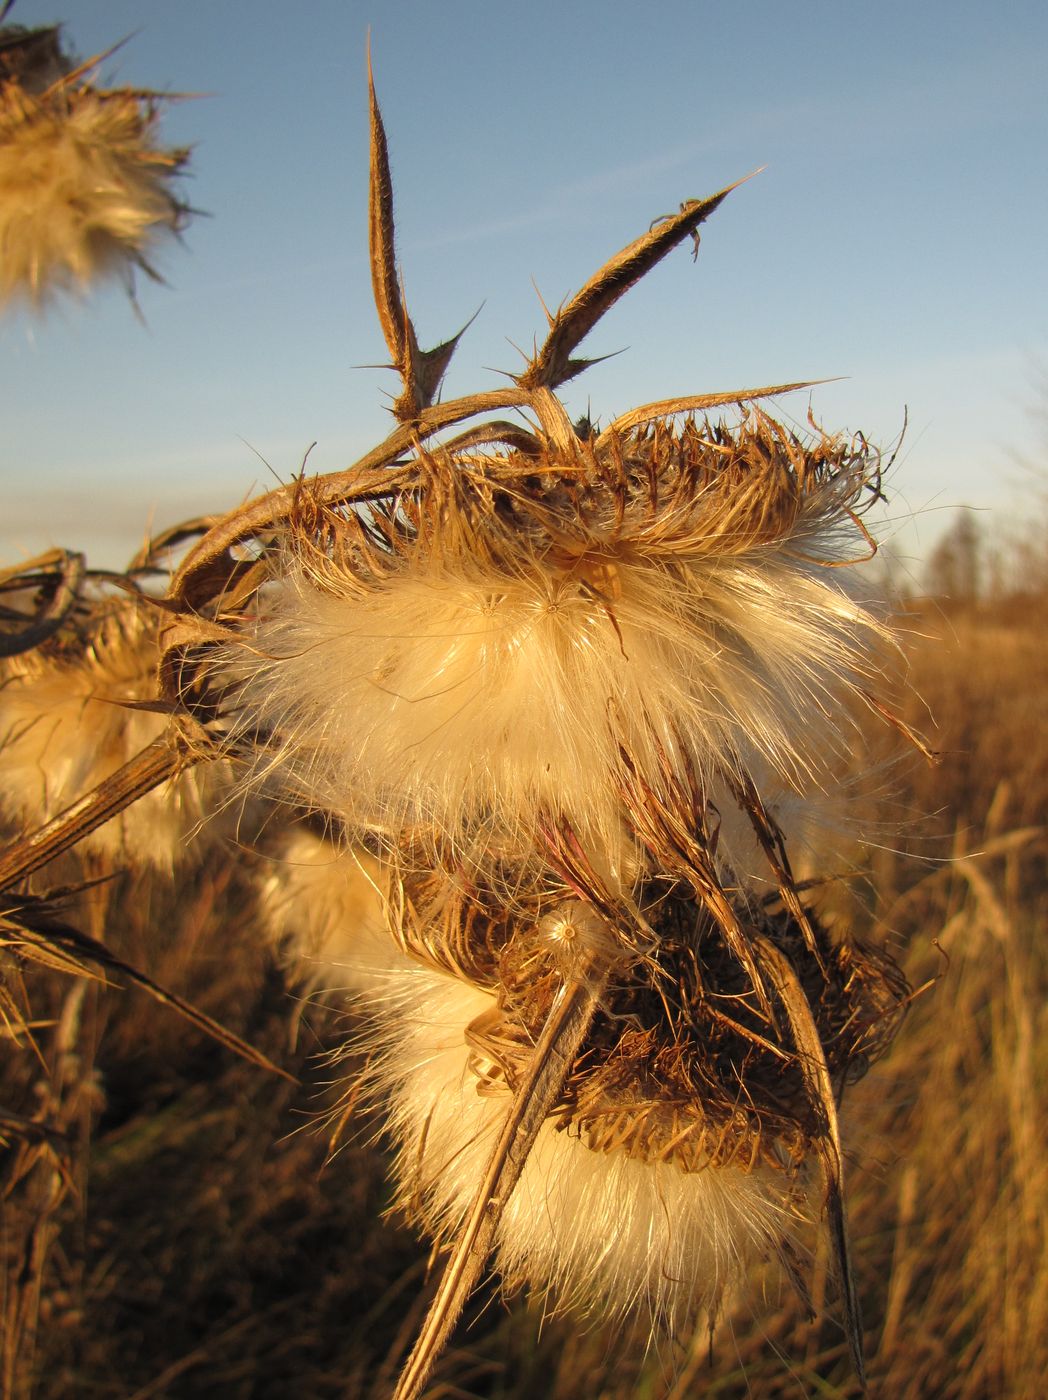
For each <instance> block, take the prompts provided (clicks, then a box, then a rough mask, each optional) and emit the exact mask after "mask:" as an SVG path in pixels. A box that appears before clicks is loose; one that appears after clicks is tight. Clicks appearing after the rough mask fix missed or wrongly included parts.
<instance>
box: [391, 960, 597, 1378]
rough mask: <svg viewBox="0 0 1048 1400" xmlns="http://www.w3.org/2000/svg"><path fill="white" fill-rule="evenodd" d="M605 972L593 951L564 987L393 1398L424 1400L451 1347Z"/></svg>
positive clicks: (590, 1015) (589, 1017)
mask: <svg viewBox="0 0 1048 1400" xmlns="http://www.w3.org/2000/svg"><path fill="white" fill-rule="evenodd" d="M606 975H607V969H606V968H605V967H602V966H600V965H599V961H598V959H597V958H596V957H595V956H593V955H590V957H589V958H588V959H585V960H584V961H583V963H582V965H581V966H580V968H579V970H578V973H577V975H576V976H575V977H574V978H573V979H572V980H571V981H570V982H567V983H565V984H564V986H563V987H562V988H561V991H560V994H559V996H558V998H557V999H556V1001H555V1002H554V1004H553V1007H552V1009H551V1010H550V1013H549V1016H548V1018H547V1020H546V1023H545V1025H544V1026H543V1028H542V1033H541V1035H540V1036H539V1038H538V1040H537V1042H536V1044H535V1049H534V1051H533V1053H532V1056H531V1059H530V1062H529V1064H528V1067H527V1070H526V1072H525V1074H524V1075H523V1077H522V1079H521V1082H520V1084H519V1086H518V1088H517V1090H516V1093H515V1094H514V1096H513V1099H512V1101H511V1102H510V1105H509V1107H508V1109H507V1111H506V1119H505V1123H504V1125H503V1128H502V1131H501V1133H500V1135H499V1139H498V1142H497V1143H496V1145H495V1150H494V1152H493V1153H492V1155H491V1161H490V1163H489V1166H488V1170H487V1173H486V1175H485V1177H484V1180H483V1182H482V1184H481V1187H480V1190H479V1191H478V1192H477V1197H476V1201H475V1203H474V1206H473V1210H472V1212H471V1213H470V1216H469V1218H468V1219H467V1220H466V1222H465V1224H464V1225H463V1226H462V1229H461V1231H460V1233H459V1236H458V1238H457V1239H456V1241H455V1245H454V1248H453V1250H452V1253H451V1256H450V1258H449V1259H448V1263H447V1267H446V1269H445V1271H444V1275H443V1277H442V1278H441V1280H440V1285H439V1287H438V1289H437V1292H436V1296H435V1297H434V1299H433V1302H432V1303H431V1305H430V1309H429V1312H428V1314H427V1316H426V1320H425V1322H424V1324H423V1326H422V1329H421V1331H420V1332H419V1335H418V1338H417V1340H416V1342H415V1345H414V1347H413V1348H412V1351H411V1355H410V1356H409V1357H408V1360H407V1362H406V1364H405V1366H404V1369H403V1371H402V1372H401V1375H400V1379H399V1381H398V1383H397V1388H396V1390H395V1391H394V1394H393V1400H417V1397H418V1396H420V1395H421V1394H422V1389H423V1387H424V1386H425V1384H426V1382H427V1380H428V1379H429V1376H430V1373H431V1371H432V1369H433V1366H434V1364H435V1362H436V1360H437V1358H438V1357H439V1356H440V1354H441V1352H442V1351H443V1350H444V1347H445V1346H446V1345H447V1342H448V1339H449V1337H450V1336H451V1332H452V1329H453V1328H454V1326H455V1323H456V1322H457V1321H458V1317H459V1314H460V1313H461V1311H462V1308H463V1305H464V1304H465V1301H466V1299H467V1298H468V1297H469V1294H470V1292H471V1291H472V1289H473V1287H474V1285H475V1284H476V1282H477V1279H478V1277H479V1275H480V1272H481V1270H482V1269H483V1267H484V1264H485V1261H486V1260H487V1257H488V1254H489V1253H490V1252H491V1244H492V1240H493V1239H494V1236H495V1231H496V1229H497V1228H498V1223H499V1216H500V1214H501V1211H502V1209H503V1207H504V1206H505V1204H506V1202H507V1201H508V1200H509V1198H510V1195H511V1194H512V1191H513V1188H514V1186H515V1185H516V1183H517V1180H518V1179H519V1177H520V1173H521V1171H522V1170H523V1167H524V1163H525V1161H526V1160H527V1157H528V1153H529V1152H530V1150H531V1147H532V1144H533V1143H534V1141H535V1137H536V1135H537V1134H538V1131H539V1129H540V1128H541V1126H542V1124H543V1122H544V1121H545V1119H546V1118H547V1116H548V1115H549V1113H550V1112H551V1111H552V1110H553V1109H554V1108H555V1106H556V1104H557V1100H558V1098H559V1097H560V1094H561V1091H562V1089H563V1088H564V1084H565V1081H566V1080H567V1078H568V1075H569V1074H570V1072H571V1068H572V1065H573V1063H574V1061H575V1056H576V1054H577V1052H578V1049H579V1047H580V1045H581V1043H582V1040H583V1038H584V1037H585V1035H586V1032H587V1030H588V1029H589V1027H590V1023H591V1022H592V1020H593V1015H594V1012H595V1011H596V1009H597V1002H598V998H599V995H600V991H601V988H602V987H603V984H604V979H605V977H606Z"/></svg>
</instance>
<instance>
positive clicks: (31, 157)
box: [0, 26, 190, 309]
mask: <svg viewBox="0 0 1048 1400" xmlns="http://www.w3.org/2000/svg"><path fill="white" fill-rule="evenodd" d="M107 56H108V55H106V54H99V55H97V56H96V57H94V58H92V59H89V60H88V61H87V62H86V63H82V64H79V65H78V66H74V65H73V63H72V62H71V60H70V59H69V58H68V56H67V55H66V54H65V53H64V51H63V50H62V46H61V42H60V36H59V31H58V30H57V28H49V29H43V30H24V29H20V28H17V27H15V26H9V27H7V28H3V29H0V309H2V308H3V307H4V305H5V304H7V303H8V302H11V301H13V300H14V299H16V298H22V299H24V300H26V301H28V302H29V304H30V305H32V306H34V307H40V306H41V305H43V304H44V303H45V302H47V301H48V300H49V299H50V298H51V297H52V296H53V295H54V294H55V293H56V292H59V291H67V290H72V291H77V292H84V291H86V290H88V289H89V288H90V287H91V286H93V285H94V284H95V283H96V282H98V281H100V280H103V279H106V278H109V277H115V278H117V279H118V280H119V281H120V282H121V283H122V284H123V285H124V286H125V288H126V289H127V290H128V292H129V293H132V294H133V289H134V275H135V272H136V271H140V272H144V273H146V274H147V276H149V277H152V278H154V279H157V280H159V279H158V278H157V273H156V271H155V270H154V268H153V266H152V264H151V262H150V257H151V256H152V251H153V249H154V247H155V246H156V244H157V243H158V242H159V241H160V240H161V239H162V238H163V236H165V235H167V234H172V233H174V234H177V233H179V232H180V231H181V230H182V229H183V228H184V226H185V224H186V222H187V221H188V218H189V214H190V209H189V206H188V205H187V204H186V203H185V202H184V201H183V200H182V199H181V198H180V197H179V195H178V194H177V193H176V190H175V177H176V176H178V175H180V174H182V173H183V172H184V170H185V167H186V164H187V161H188V159H189V152H188V151H186V150H176V149H172V148H165V147H164V146H162V145H161V144H160V143H159V141H158V132H157V127H158V124H159V119H160V112H161V109H162V107H163V105H164V103H165V102H167V101H170V100H171V99H170V97H168V96H165V95H164V94H162V93H157V92H148V91H142V90H140V89H137V88H129V87H121V88H106V87H102V86H100V85H99V83H98V82H97V80H96V73H97V69H98V66H99V64H100V63H101V62H102V61H103V60H104V59H105V58H106V57H107Z"/></svg>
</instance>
